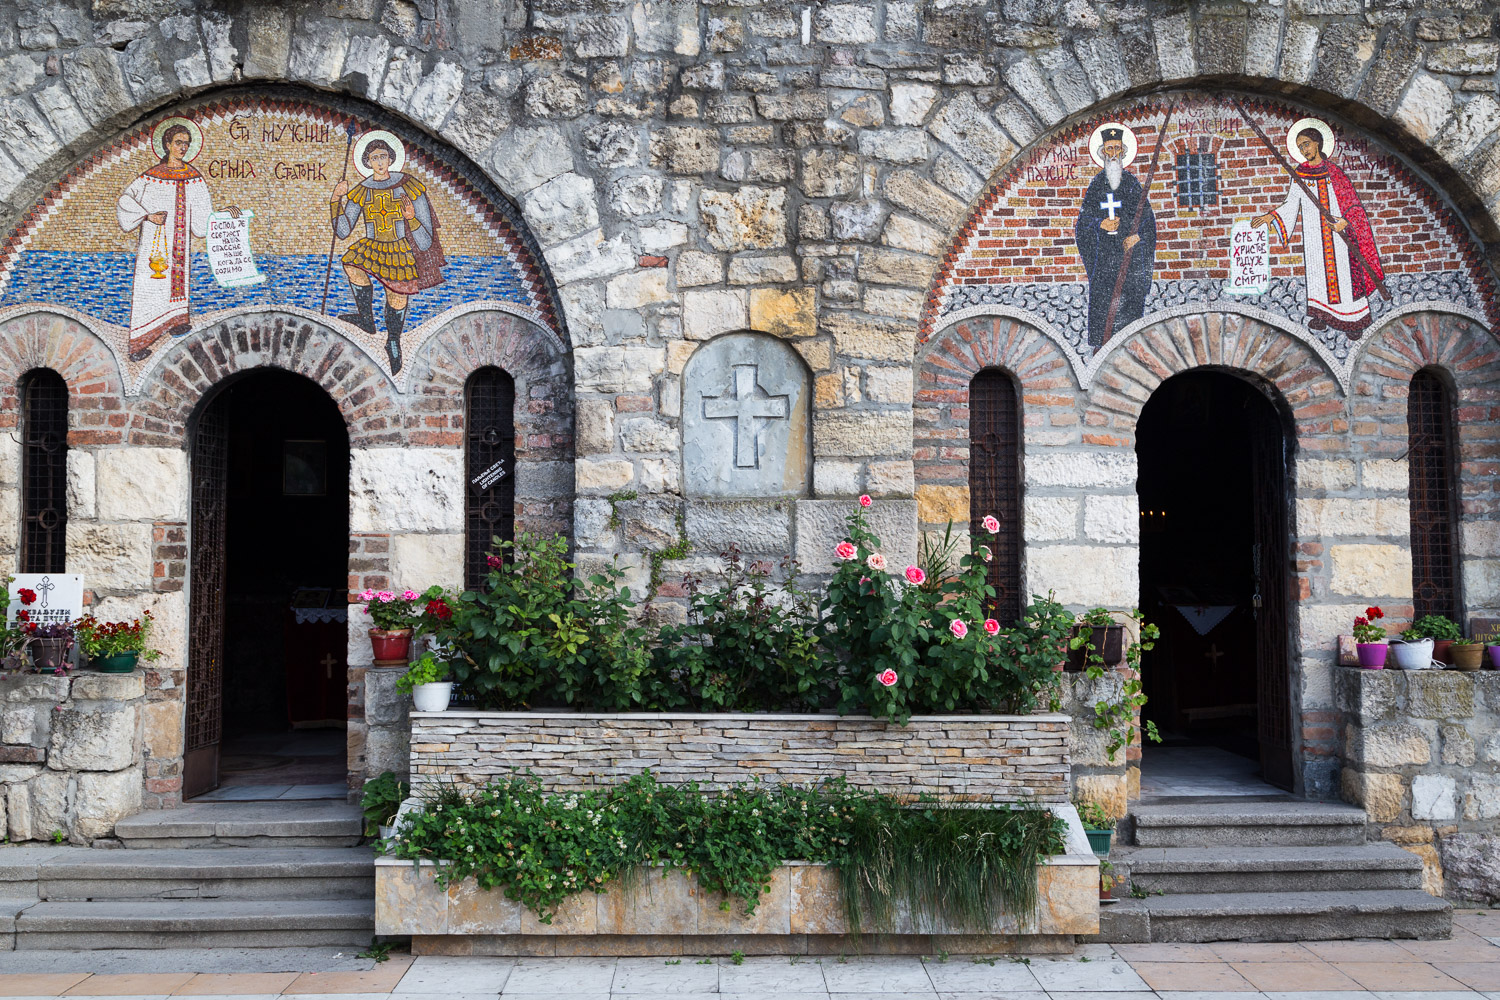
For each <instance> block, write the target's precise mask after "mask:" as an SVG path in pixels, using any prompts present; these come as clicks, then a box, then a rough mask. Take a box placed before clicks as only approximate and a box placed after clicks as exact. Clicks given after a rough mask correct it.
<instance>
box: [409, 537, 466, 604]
mask: <svg viewBox="0 0 1500 1000" xmlns="http://www.w3.org/2000/svg"><path fill="white" fill-rule="evenodd" d="M463 576H464V536H463V535H462V534H461V533H458V532H448V533H442V534H422V535H415V534H412V535H392V536H391V583H392V585H393V586H395V587H397V588H405V587H410V588H411V589H412V590H415V591H417V592H418V593H421V592H422V591H424V590H426V589H427V588H428V587H431V586H433V585H434V584H437V585H440V586H443V587H457V586H460V585H461V584H462V583H463Z"/></svg>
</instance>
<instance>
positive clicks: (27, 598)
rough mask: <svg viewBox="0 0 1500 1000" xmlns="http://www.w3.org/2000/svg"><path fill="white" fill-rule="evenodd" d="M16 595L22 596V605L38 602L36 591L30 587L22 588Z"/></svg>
mask: <svg viewBox="0 0 1500 1000" xmlns="http://www.w3.org/2000/svg"><path fill="white" fill-rule="evenodd" d="M16 593H17V594H19V595H20V596H21V603H22V604H33V603H35V602H36V591H34V590H32V589H31V588H30V587H21V588H20V589H19V590H17V591H16Z"/></svg>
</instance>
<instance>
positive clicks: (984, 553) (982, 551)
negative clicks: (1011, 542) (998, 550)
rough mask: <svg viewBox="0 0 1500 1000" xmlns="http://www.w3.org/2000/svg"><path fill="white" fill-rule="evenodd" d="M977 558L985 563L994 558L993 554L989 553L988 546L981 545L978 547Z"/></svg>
mask: <svg viewBox="0 0 1500 1000" xmlns="http://www.w3.org/2000/svg"><path fill="white" fill-rule="evenodd" d="M979 558H981V559H983V560H984V561H985V562H989V561H990V560H992V559H994V558H995V553H993V552H991V551H990V547H989V546H988V545H981V546H979Z"/></svg>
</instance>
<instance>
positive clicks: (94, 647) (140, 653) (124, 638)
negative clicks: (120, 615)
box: [73, 611, 161, 674]
mask: <svg viewBox="0 0 1500 1000" xmlns="http://www.w3.org/2000/svg"><path fill="white" fill-rule="evenodd" d="M151 625H152V619H151V612H149V611H143V612H141V616H140V617H139V618H135V619H132V620H131V621H128V622H101V621H99V620H98V619H97V618H95V617H94V616H93V615H86V616H85V617H83V618H80V619H78V621H76V622H74V623H73V634H74V636H76V637H77V639H78V646H79V648H80V649H82V650H83V651H84V652H85V653H87V654H88V657H89V659H90V660H92V661H93V667H94V669H95V670H98V671H100V672H101V673H106V674H128V673H130V672H131V671H132V670H134V669H135V665H136V663H137V661H139V660H142V659H144V660H147V661H150V660H155V659H156V658H157V657H159V656H161V652H160V651H159V650H155V649H152V648H150V646H149V645H148V643H149V642H150V641H151Z"/></svg>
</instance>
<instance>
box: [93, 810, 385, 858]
mask: <svg viewBox="0 0 1500 1000" xmlns="http://www.w3.org/2000/svg"><path fill="white" fill-rule="evenodd" d="M362 832H363V818H362V817H361V815H360V812H359V807H358V806H355V805H350V804H348V803H344V802H337V801H330V800H327V799H309V800H295V799H294V800H290V801H275V802H205V803H200V804H193V805H186V806H182V807H181V808H178V809H153V810H150V811H148V812H143V813H137V814H136V815H134V816H129V817H126V818H125V819H122V820H120V821H119V822H118V823H116V824H115V836H116V837H118V838H119V839H120V842H121V843H122V844H124V846H125V847H127V848H148V849H152V848H204V847H278V848H281V847H324V848H330V847H353V846H354V845H355V844H358V843H359V841H360V834H361V833H362Z"/></svg>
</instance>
